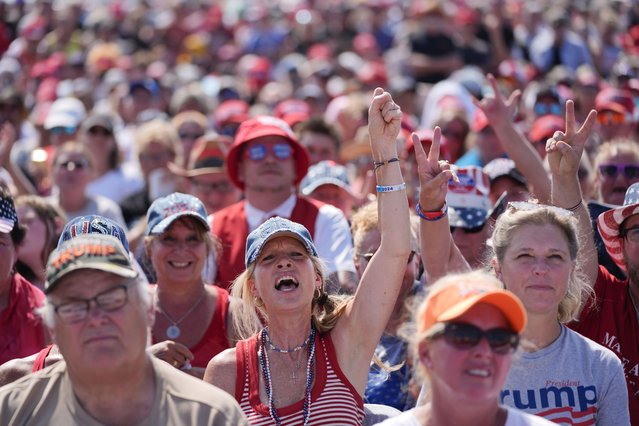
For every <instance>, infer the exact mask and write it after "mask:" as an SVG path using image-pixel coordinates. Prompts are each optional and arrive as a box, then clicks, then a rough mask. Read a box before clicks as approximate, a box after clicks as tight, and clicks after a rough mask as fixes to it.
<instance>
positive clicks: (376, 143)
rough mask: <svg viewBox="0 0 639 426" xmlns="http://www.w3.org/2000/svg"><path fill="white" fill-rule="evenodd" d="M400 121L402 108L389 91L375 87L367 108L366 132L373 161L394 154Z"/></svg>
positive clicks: (385, 158) (395, 152)
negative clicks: (369, 140)
mask: <svg viewBox="0 0 639 426" xmlns="http://www.w3.org/2000/svg"><path fill="white" fill-rule="evenodd" d="M401 121H402V110H401V109H400V108H399V105H397V104H396V103H395V102H393V98H392V97H391V95H390V93H388V92H385V91H384V90H383V89H381V88H379V87H378V88H377V89H375V92H374V93H373V101H372V102H371V105H370V107H369V108H368V133H369V135H370V139H371V148H372V149H373V159H374V160H375V161H380V160H382V161H384V160H388V156H389V155H392V156H396V154H397V142H396V140H397V136H398V135H399V130H400V128H401ZM378 156H379V158H377V157H378Z"/></svg>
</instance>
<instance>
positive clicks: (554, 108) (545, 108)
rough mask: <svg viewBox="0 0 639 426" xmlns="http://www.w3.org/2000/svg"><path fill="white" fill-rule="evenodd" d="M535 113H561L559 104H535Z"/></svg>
mask: <svg viewBox="0 0 639 426" xmlns="http://www.w3.org/2000/svg"><path fill="white" fill-rule="evenodd" d="M534 109H535V115H549V114H550V115H561V105H559V104H536V105H535V108H534Z"/></svg>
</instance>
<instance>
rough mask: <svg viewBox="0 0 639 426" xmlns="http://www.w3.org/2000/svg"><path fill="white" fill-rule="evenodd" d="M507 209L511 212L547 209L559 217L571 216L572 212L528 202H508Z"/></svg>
mask: <svg viewBox="0 0 639 426" xmlns="http://www.w3.org/2000/svg"><path fill="white" fill-rule="evenodd" d="M506 208H507V209H510V210H511V211H534V210H540V209H547V210H549V211H551V212H554V213H556V214H558V215H559V216H572V215H573V214H572V212H571V211H570V210H567V209H563V208H561V207H557V206H549V205H546V204H537V203H531V202H530V201H510V202H508V206H507V207H506Z"/></svg>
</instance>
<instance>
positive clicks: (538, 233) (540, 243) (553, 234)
mask: <svg viewBox="0 0 639 426" xmlns="http://www.w3.org/2000/svg"><path fill="white" fill-rule="evenodd" d="M522 248H535V249H540V250H543V249H548V250H564V251H568V241H567V239H566V236H565V234H564V232H563V231H562V230H561V228H559V226H557V225H554V224H550V223H547V224H544V225H532V224H529V225H521V226H519V227H518V228H517V229H515V231H514V232H513V233H512V236H511V240H510V245H509V249H511V250H517V249H522Z"/></svg>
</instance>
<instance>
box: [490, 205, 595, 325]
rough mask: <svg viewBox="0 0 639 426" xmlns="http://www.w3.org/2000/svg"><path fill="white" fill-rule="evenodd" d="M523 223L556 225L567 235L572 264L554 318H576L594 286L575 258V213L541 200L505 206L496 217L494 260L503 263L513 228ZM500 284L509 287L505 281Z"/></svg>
mask: <svg viewBox="0 0 639 426" xmlns="http://www.w3.org/2000/svg"><path fill="white" fill-rule="evenodd" d="M525 225H538V226H543V225H553V226H556V227H557V228H559V229H560V230H561V233H562V234H563V236H564V238H565V239H566V243H567V244H568V251H569V254H570V260H572V261H573V262H575V267H574V268H573V270H572V272H571V274H570V277H569V278H568V288H567V290H566V295H565V296H564V297H563V298H562V300H561V302H559V309H558V312H557V319H558V320H559V322H561V323H567V322H570V321H573V320H576V319H577V314H578V313H579V309H580V307H581V304H582V303H583V302H584V301H585V300H586V299H587V298H588V297H589V296H590V295H591V294H592V293H593V289H592V286H591V285H590V284H589V282H588V280H587V279H586V278H585V276H584V275H583V273H582V272H581V264H580V262H579V259H578V258H577V254H578V252H579V239H578V233H577V221H576V219H575V217H574V216H573V215H572V214H571V213H570V212H569V211H568V210H563V211H562V209H558V208H557V207H552V206H544V205H541V204H539V205H538V207H537V208H533V209H530V210H516V209H513V208H507V209H506V211H505V212H504V213H503V214H502V215H501V216H499V218H498V219H497V222H496V223H495V228H494V230H493V235H492V245H493V251H494V253H495V259H496V260H497V263H499V264H500V265H503V263H504V261H505V256H506V251H507V250H508V247H510V244H511V242H512V240H513V236H514V233H515V231H517V230H518V229H519V228H520V227H522V226H525ZM503 284H504V286H505V287H506V288H508V283H503Z"/></svg>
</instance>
